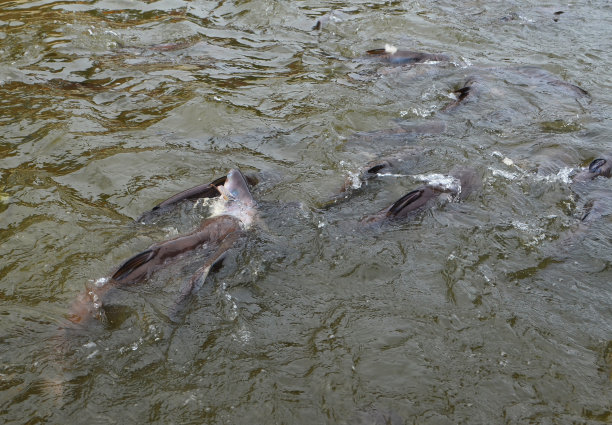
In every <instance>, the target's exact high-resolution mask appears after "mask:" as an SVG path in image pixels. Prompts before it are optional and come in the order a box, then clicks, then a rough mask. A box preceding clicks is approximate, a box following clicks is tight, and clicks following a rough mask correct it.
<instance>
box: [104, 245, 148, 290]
mask: <svg viewBox="0 0 612 425" xmlns="http://www.w3.org/2000/svg"><path fill="white" fill-rule="evenodd" d="M153 257H155V251H154V250H153V249H147V250H146V251H143V252H141V253H139V254H136V255H134V256H133V257H132V258H130V259H128V260H126V261H125V262H124V263H123V264H122V265H121V266H119V269H118V270H117V271H116V272H115V274H113V276H112V279H113V280H115V281H116V282H118V283H130V281H132V280H137V279H138V278H140V277H141V276H140V274H138V275H136V276H132V279H128V277H130V275H131V274H132V273H133V272H134V271H136V269H138V268H139V267H141V266H143V265H144V264H146V263H147V262H149V261H151V259H152V258H153ZM141 274H142V273H141Z"/></svg>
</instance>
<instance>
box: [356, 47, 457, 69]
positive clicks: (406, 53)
mask: <svg viewBox="0 0 612 425" xmlns="http://www.w3.org/2000/svg"><path fill="white" fill-rule="evenodd" d="M366 54H367V55H368V57H371V58H376V59H378V60H380V61H382V62H387V63H390V64H393V65H408V64H415V63H424V62H448V61H449V60H450V58H449V57H448V56H446V55H443V54H440V53H423V52H413V51H410V50H398V49H397V48H396V47H395V46H391V45H388V44H387V45H385V48H384V49H372V50H368V51H366Z"/></svg>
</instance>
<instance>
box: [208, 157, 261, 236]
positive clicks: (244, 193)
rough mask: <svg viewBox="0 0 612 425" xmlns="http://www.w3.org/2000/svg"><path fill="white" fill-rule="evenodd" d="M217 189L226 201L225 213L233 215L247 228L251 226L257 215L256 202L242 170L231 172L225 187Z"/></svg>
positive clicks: (228, 174)
mask: <svg viewBox="0 0 612 425" xmlns="http://www.w3.org/2000/svg"><path fill="white" fill-rule="evenodd" d="M217 189H218V190H219V192H220V193H221V195H222V196H223V198H224V199H225V200H226V206H225V211H224V212H223V213H224V214H228V215H233V216H235V217H237V218H238V219H240V221H242V223H243V224H244V225H245V226H250V224H251V223H252V221H253V216H254V214H255V200H254V199H253V196H252V195H251V191H250V190H249V186H248V185H247V182H246V179H245V178H244V176H243V175H242V173H241V172H240V170H237V169H232V170H230V172H229V173H227V178H226V180H225V183H224V184H223V186H217Z"/></svg>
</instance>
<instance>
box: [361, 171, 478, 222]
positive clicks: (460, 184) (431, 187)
mask: <svg viewBox="0 0 612 425" xmlns="http://www.w3.org/2000/svg"><path fill="white" fill-rule="evenodd" d="M436 176H439V175H436ZM439 177H442V178H443V179H444V177H445V176H439ZM444 180H449V181H450V184H448V183H446V182H444V183H442V184H440V183H437V182H434V181H431V182H429V183H428V184H427V185H425V186H422V187H420V188H418V189H415V190H413V191H410V192H408V193H407V194H405V195H404V196H402V197H401V198H399V199H398V200H397V201H395V202H394V203H393V204H392V205H391V206H389V207H387V208H385V209H383V210H382V211H379V212H378V213H376V214H373V215H370V216H367V217H365V218H364V219H363V220H362V222H363V223H367V224H369V223H381V222H384V221H388V220H397V219H405V218H407V217H409V216H410V215H411V213H413V212H415V211H417V210H420V209H422V208H423V207H425V206H427V205H428V204H429V203H430V201H432V200H435V199H436V198H438V197H439V196H440V195H442V194H444V193H446V194H450V195H451V196H454V197H456V198H458V199H464V198H465V197H467V196H468V195H469V194H470V193H472V192H473V191H474V190H475V189H476V188H477V187H478V186H480V177H479V176H478V175H477V174H476V173H475V172H474V171H473V170H467V169H465V170H464V169H461V170H456V171H454V172H452V173H451V177H450V178H447V179H444Z"/></svg>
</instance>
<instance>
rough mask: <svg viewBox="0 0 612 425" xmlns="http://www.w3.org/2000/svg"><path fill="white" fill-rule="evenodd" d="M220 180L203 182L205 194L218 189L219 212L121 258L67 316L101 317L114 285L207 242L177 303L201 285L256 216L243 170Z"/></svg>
mask: <svg viewBox="0 0 612 425" xmlns="http://www.w3.org/2000/svg"><path fill="white" fill-rule="evenodd" d="M221 181H223V183H222V184H219V185H218V186H215V185H214V182H213V184H210V185H204V186H210V187H208V188H206V189H205V192H206V193H207V194H210V195H213V194H212V190H213V188H214V190H216V191H217V194H216V196H215V197H217V196H222V211H221V213H220V214H219V215H216V216H214V217H210V218H207V219H205V220H203V221H202V223H201V224H200V226H199V227H198V228H197V229H196V230H195V231H193V232H192V233H189V234H187V235H182V236H178V237H176V238H173V239H169V240H166V241H162V242H158V243H155V244H153V245H151V246H150V247H149V248H148V249H146V250H144V251H142V252H140V253H138V254H136V255H134V256H132V257H131V258H129V259H128V260H126V261H124V262H123V263H122V264H121V265H120V266H119V267H118V268H117V270H116V271H115V272H114V273H113V274H112V276H111V277H110V279H108V280H106V281H105V282H104V283H103V284H101V285H96V286H93V287H90V288H88V289H87V290H86V292H85V293H84V294H81V295H79V297H77V299H76V300H75V302H74V303H73V306H72V308H71V312H70V315H69V320H70V321H71V322H73V323H83V322H85V321H86V320H87V319H90V318H97V319H103V310H102V309H103V307H104V299H105V297H106V295H107V293H108V292H109V291H111V290H112V289H113V288H117V287H123V286H127V285H133V284H136V283H140V282H142V281H144V280H146V279H147V278H149V277H150V276H151V275H152V274H153V273H155V271H157V270H159V269H160V268H162V267H163V266H164V265H165V264H167V263H168V262H170V261H173V260H175V259H177V258H179V257H180V256H182V255H183V254H186V253H188V252H191V251H194V250H196V249H199V248H201V247H204V246H206V247H207V248H209V249H210V250H211V251H212V254H211V255H210V256H209V257H208V258H207V259H206V261H205V263H204V264H203V265H202V267H200V268H199V269H198V270H197V271H196V273H195V274H194V276H193V277H192V278H191V280H190V281H189V282H188V283H187V284H185V285H184V286H183V288H182V289H181V295H180V300H179V302H177V304H179V303H181V302H182V301H183V300H184V299H185V298H186V297H188V296H189V295H190V294H192V293H193V292H194V291H195V290H197V289H198V288H199V287H201V285H202V283H203V281H204V280H205V279H206V276H207V275H208V273H209V271H210V270H211V269H212V268H213V267H214V266H215V264H219V263H220V262H221V261H222V260H223V258H224V257H225V255H226V253H227V251H228V250H229V249H230V248H232V247H233V246H234V244H235V242H236V241H237V240H238V239H239V238H240V236H241V235H242V234H243V232H244V230H246V229H248V228H249V227H250V226H251V224H252V223H253V219H254V216H255V201H254V199H253V197H252V195H251V193H250V191H249V188H248V185H247V182H246V179H245V178H244V176H243V175H242V173H241V172H240V171H239V170H231V171H230V172H229V173H228V174H227V176H226V177H224V178H222V179H218V180H216V181H215V182H218V183H220V182H221ZM202 187H203V186H202ZM185 193H186V192H181V194H182V195H181V194H179V195H181V196H179V195H177V196H175V197H172V198H170V199H171V200H176V199H185V197H184V196H183V195H185ZM200 193H202V191H200ZM211 197H212V196H211ZM173 202H175V201H173Z"/></svg>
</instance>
